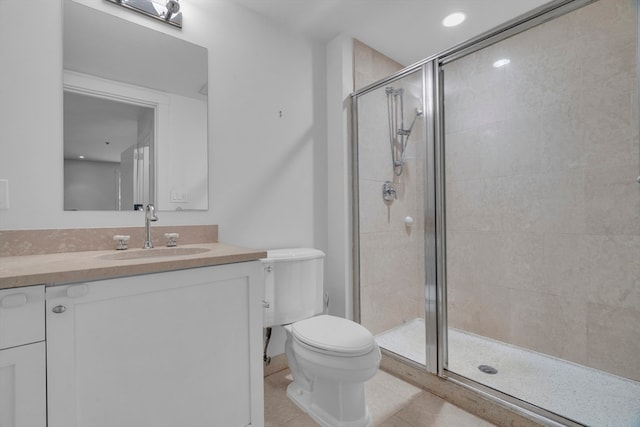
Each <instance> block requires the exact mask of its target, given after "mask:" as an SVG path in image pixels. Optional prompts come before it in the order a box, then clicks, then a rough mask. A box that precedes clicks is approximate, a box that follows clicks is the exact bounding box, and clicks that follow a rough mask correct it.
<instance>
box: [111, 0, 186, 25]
mask: <svg viewBox="0 0 640 427" xmlns="http://www.w3.org/2000/svg"><path fill="white" fill-rule="evenodd" d="M105 1H108V2H109V3H113V4H117V5H118V6H122V7H124V8H126V9H129V10H133V11H134V12H138V13H141V14H143V15H145V16H149V17H151V18H154V19H157V20H159V21H162V22H164V23H167V24H169V25H173V26H174V27H178V28H182V12H179V10H180V4H179V3H178V1H177V0H168V1H167V2H166V3H165V4H161V3H157V2H155V1H153V0H105ZM170 8H173V10H176V9H177V10H178V11H176V12H172V11H171V10H170Z"/></svg>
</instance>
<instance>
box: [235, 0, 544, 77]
mask: <svg viewBox="0 0 640 427" xmlns="http://www.w3.org/2000/svg"><path fill="white" fill-rule="evenodd" d="M233 1H235V2H237V3H239V4H241V5H243V6H245V7H247V8H249V9H252V10H254V11H255V12H257V13H259V14H260V15H263V16H266V17H267V18H269V19H271V20H273V21H276V22H279V23H281V24H283V25H285V26H287V27H289V28H292V29H294V30H296V31H299V32H302V33H304V34H306V35H308V36H310V37H312V38H313V39H316V40H320V41H322V42H325V43H326V42H328V41H329V40H331V39H333V38H334V37H335V36H337V35H338V34H341V33H343V34H345V35H348V36H351V37H354V38H356V39H358V40H360V41H362V42H363V43H365V44H367V45H369V46H370V47H372V48H374V49H376V50H378V51H379V52H381V53H383V54H384V55H386V56H388V57H390V58H391V59H393V60H395V61H397V62H399V63H400V64H403V65H410V64H413V63H415V62H418V61H420V60H422V59H424V58H426V57H428V56H431V55H433V54H436V53H438V52H441V51H443V50H446V49H448V48H450V47H453V46H455V45H457V44H459V43H461V42H464V41H465V40H468V39H470V38H472V37H474V36H476V35H479V34H481V33H483V32H485V31H487V30H490V29H491V28H493V27H496V26H498V25H500V24H502V23H504V22H506V21H508V20H510V19H512V18H514V17H516V16H519V15H521V14H523V13H526V12H528V11H529V10H531V9H535V8H536V7H539V6H540V5H542V4H545V3H547V2H548V1H549V0H233ZM459 11H460V12H464V13H465V14H466V15H467V19H466V21H465V22H463V23H462V24H461V25H460V26H458V27H453V28H446V27H443V26H442V24H441V21H442V19H443V18H444V17H445V16H446V15H448V14H450V13H452V12H459Z"/></svg>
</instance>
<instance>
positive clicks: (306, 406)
mask: <svg viewBox="0 0 640 427" xmlns="http://www.w3.org/2000/svg"><path fill="white" fill-rule="evenodd" d="M287 396H288V397H289V399H291V400H292V401H293V403H295V404H296V405H297V406H298V407H299V408H300V409H302V410H303V411H304V412H305V413H307V415H309V416H310V417H311V418H312V419H313V420H314V421H315V422H317V423H318V424H320V425H321V426H322V427H371V426H372V425H373V423H372V422H371V415H370V414H369V408H367V407H366V406H365V412H364V415H363V417H362V418H360V419H358V420H354V421H341V420H337V419H336V418H335V417H334V416H332V415H331V414H329V413H328V412H326V411H325V410H323V409H322V408H321V407H319V406H318V405H317V404H316V402H314V401H313V393H310V392H308V391H306V390H304V389H303V388H302V387H300V386H299V385H298V384H297V383H296V382H292V383H291V384H289V386H288V387H287Z"/></svg>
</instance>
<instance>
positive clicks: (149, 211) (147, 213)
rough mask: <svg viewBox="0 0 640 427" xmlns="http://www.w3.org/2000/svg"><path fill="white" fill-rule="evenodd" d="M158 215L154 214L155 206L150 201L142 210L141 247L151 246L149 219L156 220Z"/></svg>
mask: <svg viewBox="0 0 640 427" xmlns="http://www.w3.org/2000/svg"><path fill="white" fill-rule="evenodd" d="M157 220H158V216H157V215H156V208H155V206H153V205H152V204H151V203H149V204H148V205H147V208H146V209H145V210H144V246H142V249H151V248H152V247H153V243H152V242H151V224H150V222H151V221H154V222H155V221H157Z"/></svg>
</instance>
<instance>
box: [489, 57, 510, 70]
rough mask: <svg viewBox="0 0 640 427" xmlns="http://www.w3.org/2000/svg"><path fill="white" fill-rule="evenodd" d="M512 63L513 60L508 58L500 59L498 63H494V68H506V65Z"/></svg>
mask: <svg viewBox="0 0 640 427" xmlns="http://www.w3.org/2000/svg"><path fill="white" fill-rule="evenodd" d="M510 62H511V60H510V59H507V58H502V59H498V60H497V61H496V62H494V63H493V67H494V68H500V67H504V66H505V65H507V64H509V63H510Z"/></svg>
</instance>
